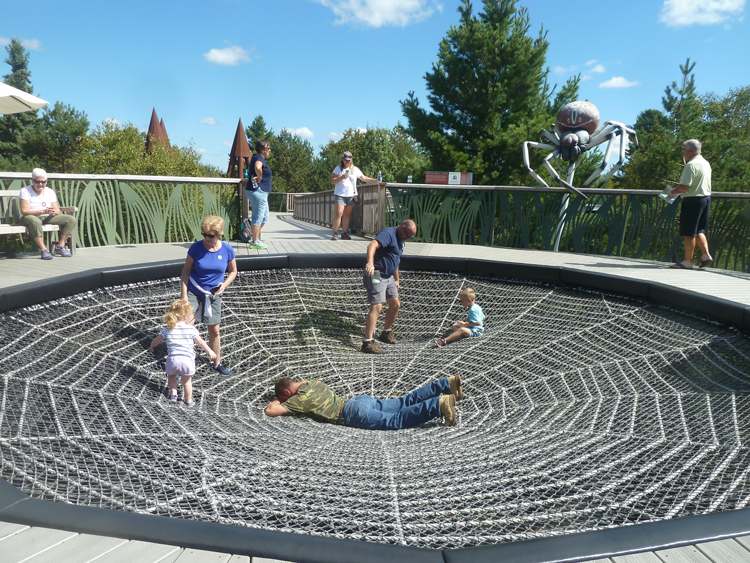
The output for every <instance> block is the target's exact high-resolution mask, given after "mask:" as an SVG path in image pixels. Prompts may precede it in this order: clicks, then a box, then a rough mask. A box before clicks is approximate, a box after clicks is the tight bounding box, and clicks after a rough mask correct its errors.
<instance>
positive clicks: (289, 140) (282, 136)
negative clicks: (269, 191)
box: [259, 129, 317, 193]
mask: <svg viewBox="0 0 750 563" xmlns="http://www.w3.org/2000/svg"><path fill="white" fill-rule="evenodd" d="M259 138H263V137H259ZM265 138H266V139H267V140H268V141H269V142H270V143H271V154H270V156H269V157H268V167H269V168H270V169H271V171H272V172H273V189H274V190H275V191H279V192H294V193H296V192H309V191H312V190H311V187H312V185H313V184H314V183H315V181H316V174H317V168H316V159H315V155H314V153H315V150H314V149H313V146H312V145H311V144H310V141H308V140H307V139H302V138H301V137H298V136H297V135H295V134H294V133H291V132H290V131H287V130H286V129H282V130H281V132H280V133H278V134H277V135H273V134H270V135H269V134H266V137H265Z"/></svg>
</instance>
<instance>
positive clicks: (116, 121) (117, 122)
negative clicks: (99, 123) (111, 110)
mask: <svg viewBox="0 0 750 563" xmlns="http://www.w3.org/2000/svg"><path fill="white" fill-rule="evenodd" d="M104 123H109V124H110V125H114V126H115V127H122V121H120V120H119V119H115V118H114V117H108V118H107V119H105V120H104Z"/></svg>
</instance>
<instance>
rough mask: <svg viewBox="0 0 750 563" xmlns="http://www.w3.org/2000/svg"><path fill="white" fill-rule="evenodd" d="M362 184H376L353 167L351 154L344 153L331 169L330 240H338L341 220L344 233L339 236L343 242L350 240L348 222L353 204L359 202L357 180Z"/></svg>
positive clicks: (374, 180) (372, 179)
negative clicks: (331, 221)
mask: <svg viewBox="0 0 750 563" xmlns="http://www.w3.org/2000/svg"><path fill="white" fill-rule="evenodd" d="M360 179H361V180H362V181H363V182H372V183H375V182H377V180H376V179H374V178H368V177H367V176H365V175H364V174H363V173H362V171H361V170H360V169H359V168H357V167H356V166H354V163H353V162H352V153H350V152H349V151H346V152H345V153H344V156H342V157H341V164H339V165H338V166H337V167H336V168H334V169H333V176H332V177H331V184H333V185H334V186H336V187H335V188H334V189H333V199H334V202H333V236H332V237H331V240H338V233H339V225H340V224H341V222H342V218H343V223H344V224H343V229H344V232H343V233H342V234H341V238H342V239H343V240H351V239H352V237H350V236H349V221H350V220H351V217H352V210H353V209H354V204H355V203H357V201H359V199H358V196H357V180H360Z"/></svg>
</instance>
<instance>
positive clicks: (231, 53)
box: [203, 45, 250, 66]
mask: <svg viewBox="0 0 750 563" xmlns="http://www.w3.org/2000/svg"><path fill="white" fill-rule="evenodd" d="M203 57H204V58H205V59H206V60H207V61H208V62H209V63H212V64H215V65H222V66H237V65H238V64H240V63H249V62H250V53H248V52H247V51H245V49H243V48H242V47H238V46H237V45H232V46H231V47H224V48H223V49H211V50H210V51H209V52H208V53H203Z"/></svg>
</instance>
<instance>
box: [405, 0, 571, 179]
mask: <svg viewBox="0 0 750 563" xmlns="http://www.w3.org/2000/svg"><path fill="white" fill-rule="evenodd" d="M516 3H517V2H516V0H483V5H484V8H483V11H482V12H481V13H479V14H478V15H474V13H473V7H472V4H471V2H470V0H462V5H461V6H460V7H459V8H458V11H459V13H460V24H459V25H458V26H457V27H451V28H450V30H449V31H448V33H447V37H446V38H444V39H443V40H442V41H441V42H440V48H439V52H438V61H437V62H436V63H434V64H433V66H432V70H431V71H429V72H427V73H426V74H425V80H426V82H427V90H428V92H429V94H428V100H429V103H430V107H431V109H432V112H428V111H427V110H425V109H424V108H422V107H420V105H419V101H418V100H417V98H416V97H415V96H414V93H413V92H409V95H408V97H407V99H406V100H403V101H402V102H401V107H402V111H403V113H404V115H405V116H406V118H407V120H408V122H409V124H408V127H407V131H408V133H409V134H410V135H411V136H412V137H413V138H414V139H416V141H417V142H419V143H420V144H421V145H422V146H423V147H424V148H425V149H426V150H427V152H428V153H429V155H430V157H431V160H432V166H433V167H434V168H435V169H437V170H447V171H452V170H458V171H466V172H473V173H474V178H475V182H477V183H479V184H485V185H486V184H511V183H519V182H522V183H525V182H527V181H528V179H527V175H526V172H525V169H524V166H523V160H522V154H521V144H522V143H523V142H524V141H527V140H533V139H537V138H538V137H539V132H540V130H541V129H542V128H546V127H549V124H550V123H551V122H553V121H554V118H555V116H556V115H557V111H558V110H559V109H560V108H561V107H562V106H563V105H564V104H565V103H568V102H570V101H573V100H575V99H576V96H577V95H578V83H579V80H580V77H575V78H572V79H569V80H568V81H567V83H566V84H565V85H564V86H563V87H562V88H561V89H560V91H559V92H558V93H557V94H556V95H554V90H555V88H550V86H549V85H548V82H547V76H548V72H549V71H548V69H547V68H545V66H544V65H545V58H546V54H547V48H548V45H549V44H548V42H547V40H546V32H544V31H543V30H540V32H539V35H538V36H537V37H536V38H532V37H530V36H529V35H528V31H529V28H530V22H529V14H528V10H527V9H526V8H523V7H520V8H518V7H516ZM540 160H541V159H540Z"/></svg>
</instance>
